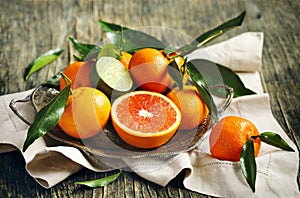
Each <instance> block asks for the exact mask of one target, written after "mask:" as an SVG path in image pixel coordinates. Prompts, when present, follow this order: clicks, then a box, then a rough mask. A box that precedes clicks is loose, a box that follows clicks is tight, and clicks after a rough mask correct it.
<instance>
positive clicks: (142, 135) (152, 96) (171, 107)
mask: <svg viewBox="0 0 300 198" xmlns="http://www.w3.org/2000/svg"><path fill="white" fill-rule="evenodd" d="M111 118H112V123H113V127H114V128H115V130H116V132H117V133H118V135H119V136H120V137H121V138H122V139H123V140H124V141H125V142H126V143H128V144H130V145H132V146H135V147H138V148H155V147H158V146H161V145H163V144H165V143H166V142H168V141H169V140H170V139H171V138H172V137H173V135H174V134H175V132H176V131H177V129H178V127H179V124H180V121H181V113H180V111H179V109H178V108H177V106H176V105H175V104H174V103H173V102H172V101H171V100H170V99H169V98H167V97H166V96H164V95H162V94H160V93H157V92H150V91H134V92H129V93H127V94H124V95H122V96H120V97H119V98H117V99H116V100H115V101H114V103H113V104H112V111H111Z"/></svg>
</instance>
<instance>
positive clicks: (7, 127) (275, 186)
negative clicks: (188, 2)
mask: <svg viewBox="0 0 300 198" xmlns="http://www.w3.org/2000/svg"><path fill="white" fill-rule="evenodd" d="M262 39H263V34H262V33H245V34H242V35H239V36H237V37H234V38H232V39H229V40H227V41H224V42H222V43H219V44H215V45H213V46H210V47H207V48H205V51H206V49H207V51H206V52H207V54H209V57H208V56H206V57H202V58H207V59H209V60H213V61H216V62H218V63H220V64H223V65H225V66H230V67H231V68H232V69H234V70H238V71H247V72H248V73H239V76H240V78H241V79H242V81H243V82H244V84H245V85H246V87H248V88H250V89H252V90H254V91H256V92H257V93H259V94H257V95H252V96H244V97H240V98H237V99H234V100H233V102H232V104H231V105H230V106H229V108H228V110H227V111H226V114H228V115H239V116H242V117H245V118H247V119H249V120H251V121H252V122H254V123H255V125H256V126H257V127H258V129H259V130H260V131H261V132H263V131H266V130H269V131H274V132H277V133H279V134H280V135H281V136H282V137H283V138H284V139H285V140H286V141H287V142H288V143H289V144H290V145H292V147H293V148H294V149H295V150H296V147H295V145H294V144H293V143H292V142H291V141H290V140H289V138H288V137H287V136H286V134H285V133H284V131H283V130H282V129H281V128H280V126H279V125H278V123H277V122H276V120H275V119H274V118H273V116H272V113H271V109H270V105H269V98H268V95H267V94H262V92H263V91H262V87H261V84H260V78H259V74H258V70H259V68H260V67H261V54H262V43H263V40H262ZM203 50H204V49H199V50H196V51H195V52H193V53H192V54H191V55H190V56H189V58H190V59H193V58H199V57H200V58H201V56H202V54H204V51H203ZM217 52H218V55H217V56H214V54H215V53H217ZM222 52H223V55H222ZM211 58H212V59H211ZM249 71H252V72H251V73H249ZM31 92H32V90H29V91H26V92H21V93H16V94H9V95H5V96H1V97H0V109H1V112H4V113H2V114H0V123H1V128H2V130H1V131H2V132H1V136H0V152H5V151H7V150H11V147H8V145H12V146H14V147H15V148H17V149H18V150H21V148H22V146H23V143H24V141H25V138H26V134H27V130H28V126H27V125H26V124H24V122H23V121H21V120H20V119H19V118H18V117H17V116H15V115H14V113H13V112H12V111H11V110H10V109H9V107H8V104H9V102H10V101H11V100H12V99H14V98H17V99H22V98H25V97H26V96H28V95H29V94H30V93H31ZM253 107H255V108H253ZM18 109H19V111H21V112H23V114H24V115H25V116H26V117H28V118H29V119H31V120H32V119H33V117H34V114H35V113H34V110H33V108H32V105H31V103H30V102H29V103H23V104H20V105H19V106H18ZM208 133H209V132H208ZM208 133H207V134H208ZM22 154H23V156H24V159H25V162H26V169H27V171H28V173H29V174H30V175H31V176H32V177H34V178H35V179H36V181H37V182H38V183H39V184H41V185H42V186H44V187H45V188H50V187H52V186H54V185H55V184H57V183H59V182H60V181H62V180H64V179H65V178H67V177H68V176H69V175H71V174H73V173H75V172H76V171H78V170H80V169H81V168H82V167H86V168H88V169H91V170H94V171H101V172H102V171H108V170H112V169H114V168H116V166H115V164H114V165H113V166H112V164H110V163H109V162H108V161H107V159H103V160H102V159H101V158H99V157H97V158H95V157H94V156H92V155H91V154H89V153H87V152H83V151H81V150H79V149H77V148H74V147H71V146H62V145H59V144H58V143H57V142H56V141H53V140H51V139H50V138H47V137H44V138H40V139H38V140H36V141H35V142H34V143H33V144H32V145H31V146H30V147H29V148H28V149H27V150H26V152H24V153H22ZM286 161H288V162H289V163H285V162H286ZM298 161H299V158H298V151H296V152H294V153H289V152H284V151H281V150H278V149H274V148H273V147H270V146H268V145H263V146H262V148H261V151H260V154H259V156H258V158H257V165H258V176H257V184H256V187H257V191H256V193H255V194H253V193H252V192H251V189H250V188H249V187H248V185H247V183H246V182H245V180H244V178H243V177H242V175H241V171H240V168H239V165H238V162H226V161H219V160H217V159H214V158H212V157H210V155H209V148H208V143H207V139H206V138H203V139H202V143H201V144H200V145H199V146H198V147H197V148H196V149H194V150H192V151H190V152H188V153H182V154H179V155H177V156H175V157H172V158H170V159H167V160H166V159H159V158H148V159H146V160H145V159H124V160H119V161H118V162H116V161H114V162H113V163H119V164H118V167H122V166H126V167H125V168H127V170H132V171H135V172H136V173H137V174H139V175H140V176H142V177H144V178H145V179H148V180H150V181H152V182H155V183H157V184H159V185H162V186H164V185H166V184H167V183H168V182H169V181H170V180H171V179H173V178H174V177H176V175H177V174H178V173H179V172H181V171H182V170H183V169H187V170H188V171H187V175H186V178H185V179H184V186H185V187H186V188H187V189H190V190H194V191H197V192H200V193H204V194H208V195H214V196H230V197H243V196H247V197H249V196H254V197H259V196H262V195H265V196H268V195H270V196H271V195H274V196H289V197H291V196H293V197H294V196H298V195H299V191H298V187H297V183H296V176H297V170H298V166H299V165H298Z"/></svg>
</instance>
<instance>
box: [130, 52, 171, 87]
mask: <svg viewBox="0 0 300 198" xmlns="http://www.w3.org/2000/svg"><path fill="white" fill-rule="evenodd" d="M168 63H169V61H168V59H167V58H165V57H164V55H163V54H162V53H161V52H160V51H158V50H156V49H152V48H144V49H141V50H138V51H137V52H135V53H134V54H133V56H132V58H131V60H130V63H129V72H130V74H131V76H132V77H133V79H134V80H135V81H136V83H137V84H138V86H139V87H140V88H141V89H143V90H147V91H154V92H159V93H163V92H165V91H166V90H167V88H168V87H169V86H171V85H172V79H171V77H170V76H169V75H168Z"/></svg>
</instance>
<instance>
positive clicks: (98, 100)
mask: <svg viewBox="0 0 300 198" xmlns="http://www.w3.org/2000/svg"><path fill="white" fill-rule="evenodd" d="M110 111H111V105H110V101H109V99H108V98H107V97H106V95H104V94H103V93H102V92H101V91H99V90H97V89H95V88H91V87H80V88H78V89H75V90H73V94H72V95H70V96H69V98H68V101H67V105H66V108H65V111H64V113H63V115H62V117H61V118H60V120H59V122H58V125H59V127H60V128H61V129H62V130H63V131H64V132H65V133H66V134H67V135H69V136H71V137H73V138H76V139H85V138H90V137H93V136H95V135H96V134H98V133H99V132H101V131H102V130H103V128H104V127H105V126H106V124H107V122H108V121H109V118H110Z"/></svg>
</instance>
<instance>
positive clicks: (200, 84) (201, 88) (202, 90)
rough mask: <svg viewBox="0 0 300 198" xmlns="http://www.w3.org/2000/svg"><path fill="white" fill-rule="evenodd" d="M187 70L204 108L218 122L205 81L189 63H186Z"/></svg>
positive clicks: (215, 109)
mask: <svg viewBox="0 0 300 198" xmlns="http://www.w3.org/2000/svg"><path fill="white" fill-rule="evenodd" d="M187 69H188V72H189V75H190V77H191V79H192V80H193V82H194V83H195V85H196V87H197V90H198V92H199V94H200V96H201V97H202V99H203V101H204V102H205V104H206V106H207V107H208V109H209V110H210V112H211V115H212V117H213V118H214V119H215V120H218V111H217V107H216V104H215V102H214V100H213V98H212V96H211V94H210V93H209V91H208V89H207V86H206V85H207V84H206V81H205V80H204V78H203V76H202V74H201V73H200V70H198V69H197V68H196V67H195V66H194V65H193V64H192V63H191V62H187Z"/></svg>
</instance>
